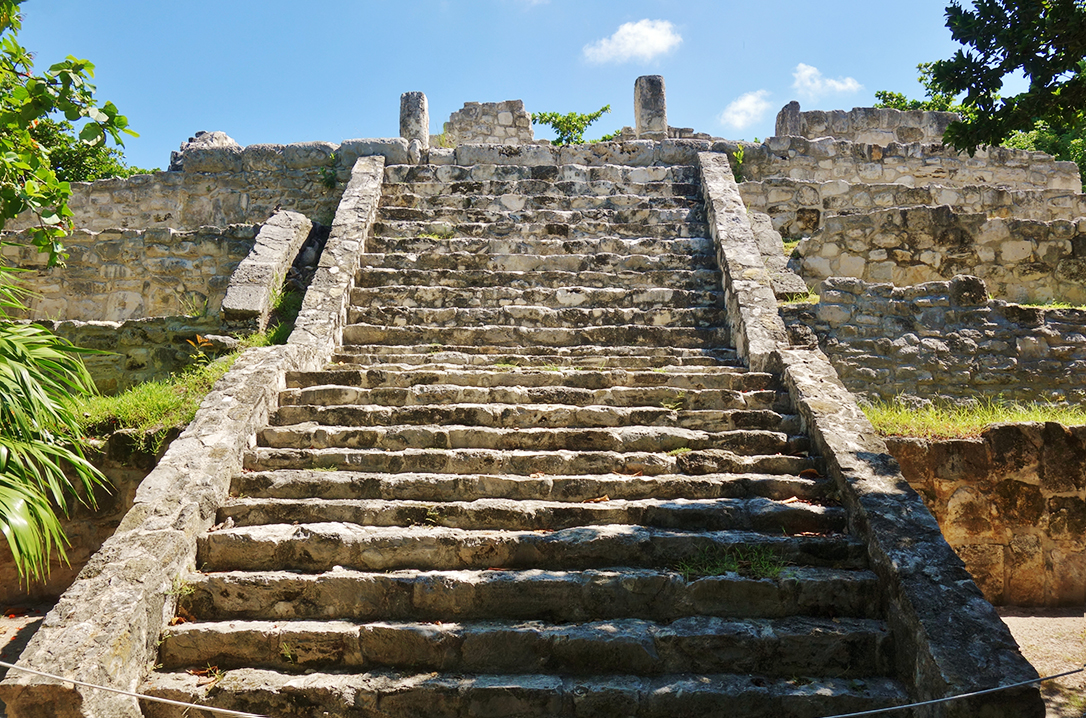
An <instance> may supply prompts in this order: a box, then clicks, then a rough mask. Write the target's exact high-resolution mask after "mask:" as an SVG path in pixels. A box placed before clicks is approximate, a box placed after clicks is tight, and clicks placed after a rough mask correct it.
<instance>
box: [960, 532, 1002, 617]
mask: <svg viewBox="0 0 1086 718" xmlns="http://www.w3.org/2000/svg"><path fill="white" fill-rule="evenodd" d="M951 546H953V548H954V552H955V553H956V554H958V557H959V558H961V560H962V562H963V563H965V568H966V570H968V571H969V575H971V576H972V577H973V580H974V581H976V583H977V587H978V588H980V590H981V593H983V594H984V597H985V598H986V599H988V600H989V601H991V602H992V603H994V604H995V605H1000V604H1002V603H1003V594H1004V591H1005V583H1004V573H1005V571H1006V568H1005V566H1004V560H1003V553H1004V549H1003V546H1002V545H1000V544H959V545H954V544H953V543H952V544H951Z"/></svg>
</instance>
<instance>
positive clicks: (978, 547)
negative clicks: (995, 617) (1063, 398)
mask: <svg viewBox="0 0 1086 718" xmlns="http://www.w3.org/2000/svg"><path fill="white" fill-rule="evenodd" d="M886 443H887V446H888V448H889V450H890V453H891V454H893V455H894V458H895V459H897V460H898V463H900V464H901V472H902V474H903V475H904V476H905V478H906V479H907V480H908V482H909V484H910V485H911V486H912V487H913V488H914V489H916V490H917V491H918V492H919V493H920V495H921V496H923V497H924V501H925V503H927V505H928V508H930V509H931V511H932V513H934V514H935V517H936V518H937V519H938V521H939V526H940V527H941V528H942V530H943V535H944V536H945V537H946V539H947V541H948V542H949V543H950V545H951V546H952V547H954V550H955V551H956V552H957V554H958V555H959V556H960V557H961V559H962V560H963V561H964V562H965V565H966V567H967V568H968V569H969V572H970V573H971V574H973V578H974V580H976V582H977V585H978V586H980V588H981V590H982V591H983V592H984V595H985V597H986V598H987V599H988V600H989V601H991V602H992V603H995V604H1009V605H1017V606H1057V605H1067V606H1079V607H1081V606H1082V605H1083V604H1084V603H1086V426H1075V427H1066V426H1063V425H1061V424H1055V423H1046V424H1041V423H1032V424H1001V425H996V426H993V427H990V428H988V429H987V430H985V431H984V433H983V434H982V435H981V436H979V437H975V438H966V439H938V440H935V439H932V440H926V439H910V438H904V437H891V438H888V439H887V440H886Z"/></svg>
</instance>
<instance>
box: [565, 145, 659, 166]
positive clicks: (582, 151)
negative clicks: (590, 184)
mask: <svg viewBox="0 0 1086 718" xmlns="http://www.w3.org/2000/svg"><path fill="white" fill-rule="evenodd" d="M557 149H558V164H563V165H566V164H571V165H584V166H587V167H599V166H602V165H624V166H627V167H648V166H651V165H652V164H653V162H654V161H655V159H656V143H654V142H652V141H649V140H638V141H635V142H594V143H592V144H586V145H567V146H565V147H560V148H557Z"/></svg>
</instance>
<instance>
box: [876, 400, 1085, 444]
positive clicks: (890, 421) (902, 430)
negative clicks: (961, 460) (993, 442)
mask: <svg viewBox="0 0 1086 718" xmlns="http://www.w3.org/2000/svg"><path fill="white" fill-rule="evenodd" d="M864 413H866V414H867V418H868V419H869V420H870V421H871V423H872V424H873V425H874V427H875V430H876V431H878V432H879V433H880V434H882V435H883V436H918V437H924V438H963V437H969V436H979V435H980V433H981V432H982V431H984V429H985V428H987V427H988V426H991V425H992V424H999V423H1019V422H1027V421H1054V422H1058V423H1060V424H1064V425H1067V426H1074V425H1078V424H1086V407H1081V406H1078V407H1075V406H1061V405H1055V404H1040V403H1036V404H1019V403H1015V402H1006V401H1000V400H998V399H984V400H981V401H978V402H975V403H972V404H964V403H963V404H948V403H933V404H929V405H927V406H920V407H917V406H913V405H911V404H907V403H905V402H902V401H880V402H876V403H874V404H870V405H868V406H865V407H864Z"/></svg>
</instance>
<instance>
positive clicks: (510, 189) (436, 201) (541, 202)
mask: <svg viewBox="0 0 1086 718" xmlns="http://www.w3.org/2000/svg"><path fill="white" fill-rule="evenodd" d="M487 184H488V185H489V186H484V183H477V184H476V183H473V184H472V185H471V187H473V188H474V187H478V189H480V190H482V189H493V190H497V191H499V194H484V193H483V192H471V193H464V192H450V191H449V189H450V186H449V185H446V186H445V191H444V192H441V191H439V190H438V189H437V187H436V186H435V184H434V183H424V184H422V185H421V186H420V185H415V186H414V187H418V188H419V192H418V193H417V194H416V193H414V192H412V191H411V189H413V188H414V187H412V186H410V185H404V184H396V185H389V186H388V187H387V188H386V189H385V191H384V192H382V194H381V200H380V204H379V207H380V209H379V210H378V211H381V210H384V209H386V208H416V209H439V208H440V209H464V210H481V211H488V212H521V211H527V212H530V211H535V210H559V211H571V210H586V209H587V210H592V209H612V210H616V209H648V210H658V209H691V208H702V209H703V207H704V205H703V204H702V202H701V200H700V198H698V197H691V196H675V195H671V194H668V195H666V196H660V195H659V194H650V193H652V192H654V191H655V189H656V188H654V187H653V186H652V185H649V187H648V190H647V191H648V193H646V194H642V193H639V192H636V191H634V192H631V193H630V194H612V193H611V191H613V190H614V186H613V184H612V186H610V187H608V190H609V192H608V194H603V195H598V194H595V193H593V192H592V187H591V185H586V186H585V187H583V188H576V187H575V186H573V185H571V184H570V183H567V184H565V185H564V186H565V188H566V189H569V190H573V191H571V192H561V191H559V190H557V189H556V188H555V187H554V186H547V185H546V184H545V183H541V182H540V181H539V180H525V181H524V182H522V183H512V182H491V183H487ZM463 188H464V186H463V185H460V186H459V187H458V189H463ZM576 189H581V190H582V191H576ZM630 189H631V190H636V189H637V186H636V185H631V187H630ZM667 191H671V190H670V188H669V190H667ZM703 211H704V210H703Z"/></svg>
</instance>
